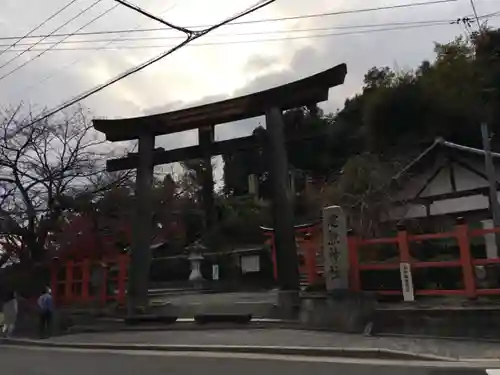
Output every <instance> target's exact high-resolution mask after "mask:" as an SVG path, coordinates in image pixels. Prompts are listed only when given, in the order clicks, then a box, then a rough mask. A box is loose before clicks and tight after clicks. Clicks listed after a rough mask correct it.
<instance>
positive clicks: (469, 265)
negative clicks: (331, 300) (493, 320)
mask: <svg viewBox="0 0 500 375" xmlns="http://www.w3.org/2000/svg"><path fill="white" fill-rule="evenodd" d="M493 233H500V228H493V229H470V228H469V227H468V225H467V224H466V223H465V221H464V220H463V219H458V220H457V223H456V225H455V229H454V230H453V231H451V232H445V233H431V234H417V235H413V234H411V233H408V231H407V230H406V229H405V228H404V227H402V226H400V227H398V233H397V236H396V237H388V238H376V239H361V238H358V237H356V236H354V235H353V234H352V233H351V235H350V236H349V237H348V244H349V255H350V258H349V259H350V272H351V279H350V288H351V289H352V290H353V291H360V290H361V289H362V288H361V272H362V271H369V270H371V271H375V270H397V269H399V268H400V265H401V264H402V263H409V264H410V267H411V269H422V268H449V267H457V268H460V269H461V277H462V283H461V284H462V285H463V288H462V289H447V290H443V289H420V290H418V289H417V290H415V291H414V293H415V295H421V296H443V295H444V296H446V295H462V296H466V297H468V298H471V299H473V298H476V297H477V296H482V295H500V288H486V289H479V288H478V287H477V283H476V277H475V266H486V265H490V264H500V258H477V259H476V258H473V257H472V254H471V245H470V243H471V239H472V238H474V237H483V236H485V235H487V234H493ZM442 239H453V240H455V241H456V245H457V247H458V249H459V258H458V259H457V260H445V261H416V260H414V259H413V258H412V257H411V255H410V244H411V243H414V242H422V241H428V240H442ZM380 244H387V245H388V244H393V245H396V246H397V249H398V252H399V261H398V262H393V263H373V264H362V263H360V262H359V255H360V252H361V251H366V249H361V247H366V246H369V245H380ZM377 292H378V293H379V294H385V295H400V294H402V291H401V290H381V291H377Z"/></svg>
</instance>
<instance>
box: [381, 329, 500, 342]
mask: <svg viewBox="0 0 500 375" xmlns="http://www.w3.org/2000/svg"><path fill="white" fill-rule="evenodd" d="M373 336H376V337H394V338H410V339H425V340H443V341H445V340H446V341H466V342H470V341H473V342H486V343H492V344H499V343H500V337H499V338H488V337H480V336H477V337H473V336H438V335H423V334H411V333H408V334H406V333H385V332H382V333H375V334H373Z"/></svg>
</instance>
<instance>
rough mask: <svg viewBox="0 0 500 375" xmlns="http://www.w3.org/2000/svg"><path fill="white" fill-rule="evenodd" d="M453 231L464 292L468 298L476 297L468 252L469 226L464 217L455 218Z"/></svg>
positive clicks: (472, 270) (474, 280) (470, 257)
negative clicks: (456, 243)
mask: <svg viewBox="0 0 500 375" xmlns="http://www.w3.org/2000/svg"><path fill="white" fill-rule="evenodd" d="M455 231H456V237H457V242H458V247H459V248H460V263H461V264H462V274H463V281H464V288H465V294H466V296H467V297H468V298H470V299H473V298H477V291H476V279H475V274H474V267H473V265H472V255H471V253H470V242H469V227H468V226H467V223H466V222H465V219H464V218H462V217H459V218H457V224H456V227H455Z"/></svg>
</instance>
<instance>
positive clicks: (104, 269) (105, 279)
mask: <svg viewBox="0 0 500 375" xmlns="http://www.w3.org/2000/svg"><path fill="white" fill-rule="evenodd" d="M99 266H100V267H102V270H101V272H102V284H101V302H102V304H103V305H106V303H107V302H108V268H107V267H106V260H104V259H103V260H102V261H101V263H100V265H99Z"/></svg>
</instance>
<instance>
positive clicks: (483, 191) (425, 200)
mask: <svg viewBox="0 0 500 375" xmlns="http://www.w3.org/2000/svg"><path fill="white" fill-rule="evenodd" d="M487 194H488V187H487V186H486V187H480V188H475V189H469V190H465V191H455V192H451V193H444V194H437V195H432V196H429V197H419V198H415V199H409V200H398V201H394V202H392V204H395V205H398V206H405V205H407V204H423V205H425V204H431V203H434V202H438V201H443V200H446V199H455V198H465V197H471V196H473V195H487Z"/></svg>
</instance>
